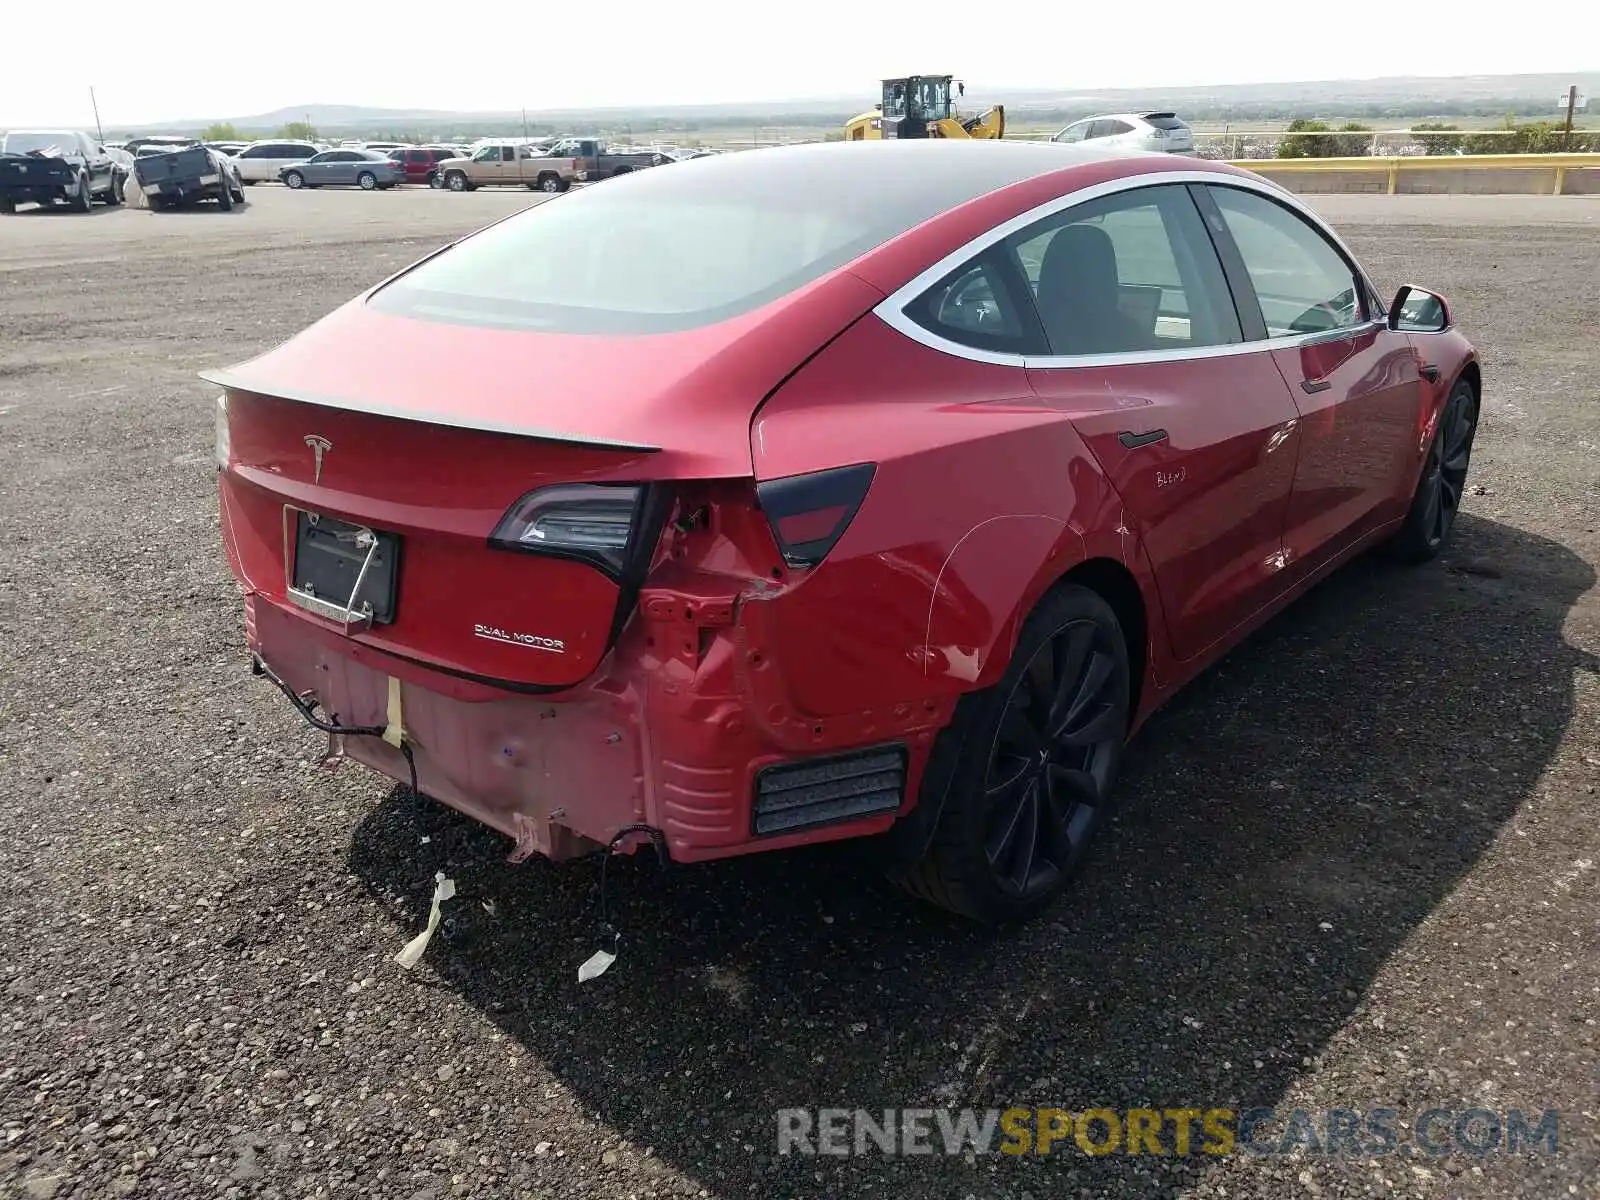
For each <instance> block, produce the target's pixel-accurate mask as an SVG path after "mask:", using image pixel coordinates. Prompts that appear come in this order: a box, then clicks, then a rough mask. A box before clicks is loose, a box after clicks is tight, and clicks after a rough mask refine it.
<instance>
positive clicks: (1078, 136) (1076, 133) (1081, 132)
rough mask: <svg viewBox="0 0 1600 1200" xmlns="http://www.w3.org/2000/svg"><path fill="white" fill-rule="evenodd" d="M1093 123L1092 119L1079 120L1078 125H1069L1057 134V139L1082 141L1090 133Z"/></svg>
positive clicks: (1059, 140)
mask: <svg viewBox="0 0 1600 1200" xmlns="http://www.w3.org/2000/svg"><path fill="white" fill-rule="evenodd" d="M1092 124H1093V122H1091V121H1079V122H1078V123H1077V124H1076V125H1068V126H1067V127H1066V128H1065V129H1063V130H1062V131H1061V132H1060V133H1058V134H1056V141H1058V142H1081V141H1083V139H1084V138H1086V137H1087V136H1088V135H1089V127H1090V125H1092Z"/></svg>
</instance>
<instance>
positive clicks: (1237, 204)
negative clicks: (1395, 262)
mask: <svg viewBox="0 0 1600 1200" xmlns="http://www.w3.org/2000/svg"><path fill="white" fill-rule="evenodd" d="M1208 190H1209V192H1210V194H1211V195H1212V196H1213V197H1214V198H1215V199H1216V202H1217V207H1218V208H1219V209H1221V210H1222V219H1223V220H1224V221H1225V222H1226V223H1227V226H1228V232H1229V233H1230V234H1231V235H1232V237H1233V241H1234V243H1235V244H1236V245H1237V246H1238V247H1239V255H1240V257H1241V258H1243V259H1244V267H1245V272H1246V274H1248V275H1249V276H1250V284H1251V286H1252V287H1253V288H1254V289H1255V293H1256V299H1257V300H1258V301H1260V304H1261V316H1262V319H1263V320H1264V321H1265V322H1266V324H1267V336H1268V337H1297V336H1299V335H1301V334H1307V333H1321V332H1324V331H1326V330H1332V329H1346V328H1350V327H1351V326H1355V325H1359V324H1361V322H1362V321H1363V320H1364V319H1365V317H1364V315H1363V310H1362V293H1363V292H1364V291H1365V289H1364V288H1362V289H1360V290H1358V289H1357V287H1356V278H1355V273H1354V271H1353V270H1352V269H1351V266H1350V264H1349V263H1348V262H1346V261H1345V259H1344V256H1343V255H1342V254H1340V253H1339V251H1338V250H1336V249H1335V248H1334V246H1333V244H1332V243H1331V242H1329V241H1328V240H1327V239H1326V238H1325V237H1323V235H1322V234H1321V233H1320V232H1319V231H1318V230H1317V229H1316V228H1315V227H1313V226H1312V225H1311V224H1310V223H1309V222H1308V221H1306V219H1305V218H1304V217H1302V216H1300V214H1299V213H1296V212H1293V211H1291V210H1290V209H1288V208H1285V207H1284V206H1283V205H1281V204H1278V203H1275V202H1274V201H1272V200H1269V199H1268V198H1267V197H1265V196H1262V195H1258V194H1257V193H1255V192H1247V191H1245V190H1243V189H1242V188H1230V187H1211V188H1209V189H1208Z"/></svg>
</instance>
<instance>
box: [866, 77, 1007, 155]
mask: <svg viewBox="0 0 1600 1200" xmlns="http://www.w3.org/2000/svg"><path fill="white" fill-rule="evenodd" d="M954 78H955V77H954V76H952V75H907V76H904V77H902V78H900V79H885V80H884V81H883V99H882V101H880V102H879V103H878V104H876V105H874V106H873V109H872V111H871V112H864V113H862V114H861V115H860V116H858V117H851V118H850V119H849V120H848V121H846V122H845V125H844V138H845V141H847V142H861V141H868V140H874V139H878V138H969V139H975V138H981V139H990V138H1000V137H1004V136H1005V134H1006V110H1005V107H1004V106H1003V105H999V104H996V105H995V106H994V107H993V108H991V109H989V111H988V112H985V113H980V114H979V115H977V116H975V117H963V116H961V115H959V114H958V113H957V112H956V108H955V101H954V99H953V98H952V97H951V95H950V85H951V83H952V81H953V80H954ZM955 86H956V88H957V89H958V92H959V94H960V95H962V96H965V95H966V94H967V85H966V84H964V83H956V85H955Z"/></svg>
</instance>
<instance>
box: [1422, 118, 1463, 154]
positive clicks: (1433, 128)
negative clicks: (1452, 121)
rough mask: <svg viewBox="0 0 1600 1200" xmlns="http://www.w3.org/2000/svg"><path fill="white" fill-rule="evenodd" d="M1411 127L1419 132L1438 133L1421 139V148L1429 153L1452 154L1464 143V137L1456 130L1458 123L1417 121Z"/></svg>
mask: <svg viewBox="0 0 1600 1200" xmlns="http://www.w3.org/2000/svg"><path fill="white" fill-rule="evenodd" d="M1411 128H1412V129H1413V130H1416V131H1418V132H1421V133H1429V132H1432V133H1435V134H1438V135H1439V136H1438V137H1425V138H1423V139H1422V148H1423V150H1424V151H1426V152H1427V153H1429V154H1454V153H1455V152H1456V151H1457V150H1460V149H1461V148H1462V146H1464V145H1465V144H1466V138H1465V137H1464V136H1462V135H1461V134H1459V133H1458V132H1457V131H1458V130H1459V129H1460V128H1461V126H1459V125H1447V124H1445V123H1444V122H1443V121H1418V122H1417V123H1416V124H1415V125H1413V126H1412V127H1411Z"/></svg>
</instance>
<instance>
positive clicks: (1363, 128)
mask: <svg viewBox="0 0 1600 1200" xmlns="http://www.w3.org/2000/svg"><path fill="white" fill-rule="evenodd" d="M1288 132H1289V133H1294V134H1299V135H1300V136H1299V137H1286V138H1284V139H1282V140H1281V141H1280V142H1279V143H1278V157H1279V158H1359V157H1361V156H1363V155H1365V154H1366V153H1367V151H1368V150H1369V149H1370V148H1371V145H1372V138H1371V136H1370V135H1371V133H1372V127H1371V126H1370V125H1362V124H1360V123H1359V122H1356V121H1346V122H1345V123H1344V124H1343V125H1341V126H1339V131H1338V132H1337V133H1335V132H1334V131H1333V128H1332V126H1330V125H1329V124H1328V123H1327V122H1326V121H1313V120H1309V119H1307V118H1305V117H1296V118H1295V119H1294V120H1293V121H1290V122H1289V129H1288Z"/></svg>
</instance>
